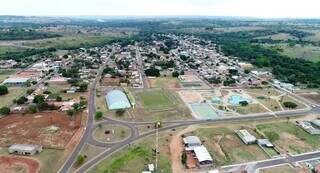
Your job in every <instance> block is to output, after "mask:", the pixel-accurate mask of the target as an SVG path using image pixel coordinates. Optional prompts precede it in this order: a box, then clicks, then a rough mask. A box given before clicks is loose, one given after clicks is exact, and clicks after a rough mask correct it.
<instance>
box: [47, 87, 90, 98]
mask: <svg viewBox="0 0 320 173" xmlns="http://www.w3.org/2000/svg"><path fill="white" fill-rule="evenodd" d="M70 87H71V85H70V84H59V85H58V84H49V86H48V91H51V92H52V93H53V94H59V95H60V96H61V97H62V99H63V100H72V99H75V100H80V97H83V98H87V97H88V93H87V92H76V93H65V92H63V91H64V90H66V89H68V88H70Z"/></svg>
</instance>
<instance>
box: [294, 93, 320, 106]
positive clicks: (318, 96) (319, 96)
mask: <svg viewBox="0 0 320 173" xmlns="http://www.w3.org/2000/svg"><path fill="white" fill-rule="evenodd" d="M298 94H299V95H300V96H302V97H305V98H307V99H309V100H312V101H314V102H315V103H317V104H319V103H320V92H319V91H317V90H314V91H312V90H311V91H301V92H299V93H298Z"/></svg>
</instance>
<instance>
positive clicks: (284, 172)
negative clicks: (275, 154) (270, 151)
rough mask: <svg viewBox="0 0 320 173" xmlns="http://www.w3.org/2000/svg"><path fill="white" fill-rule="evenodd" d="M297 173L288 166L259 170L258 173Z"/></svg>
mask: <svg viewBox="0 0 320 173" xmlns="http://www.w3.org/2000/svg"><path fill="white" fill-rule="evenodd" d="M275 172H276V173H298V172H299V171H297V170H295V169H294V168H291V167H290V166H288V165H283V166H277V167H272V168H266V169H261V170H260V171H259V173H275Z"/></svg>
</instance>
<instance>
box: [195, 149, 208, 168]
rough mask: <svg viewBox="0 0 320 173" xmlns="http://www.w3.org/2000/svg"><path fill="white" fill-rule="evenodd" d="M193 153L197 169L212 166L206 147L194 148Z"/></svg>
mask: <svg viewBox="0 0 320 173" xmlns="http://www.w3.org/2000/svg"><path fill="white" fill-rule="evenodd" d="M193 151H194V153H195V157H196V159H197V160H198V164H197V165H198V167H200V168H202V167H208V166H212V164H213V159H212V157H211V155H210V153H209V152H208V150H207V148H206V147H204V146H198V147H194V148H193Z"/></svg>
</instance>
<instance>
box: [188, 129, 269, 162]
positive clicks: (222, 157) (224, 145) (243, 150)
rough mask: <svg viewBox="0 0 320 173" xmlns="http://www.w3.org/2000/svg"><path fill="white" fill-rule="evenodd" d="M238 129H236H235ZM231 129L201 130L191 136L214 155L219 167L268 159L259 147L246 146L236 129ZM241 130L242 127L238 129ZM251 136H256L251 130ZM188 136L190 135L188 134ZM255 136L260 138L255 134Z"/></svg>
mask: <svg viewBox="0 0 320 173" xmlns="http://www.w3.org/2000/svg"><path fill="white" fill-rule="evenodd" d="M233 128H235V129H236V127H233ZM233 128H230V127H217V128H214V127H212V128H199V129H197V130H195V131H193V132H191V133H189V134H190V135H196V136H198V137H200V139H201V140H202V141H204V143H203V144H204V145H205V146H206V147H207V149H208V151H209V152H210V153H211V154H212V155H213V159H214V160H215V163H216V164H217V165H218V166H222V165H228V164H236V163H243V162H249V161H255V160H263V159H267V158H268V156H267V155H266V154H265V153H264V152H263V151H262V150H261V149H260V148H259V147H258V145H245V144H244V143H243V142H242V141H241V140H240V139H239V137H238V136H236V134H235V132H234V131H233V130H234V129H233ZM238 128H240V127H238ZM250 133H251V134H255V133H254V132H253V131H252V130H250ZM187 135H188V134H187ZM255 136H258V135H257V134H255Z"/></svg>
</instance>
